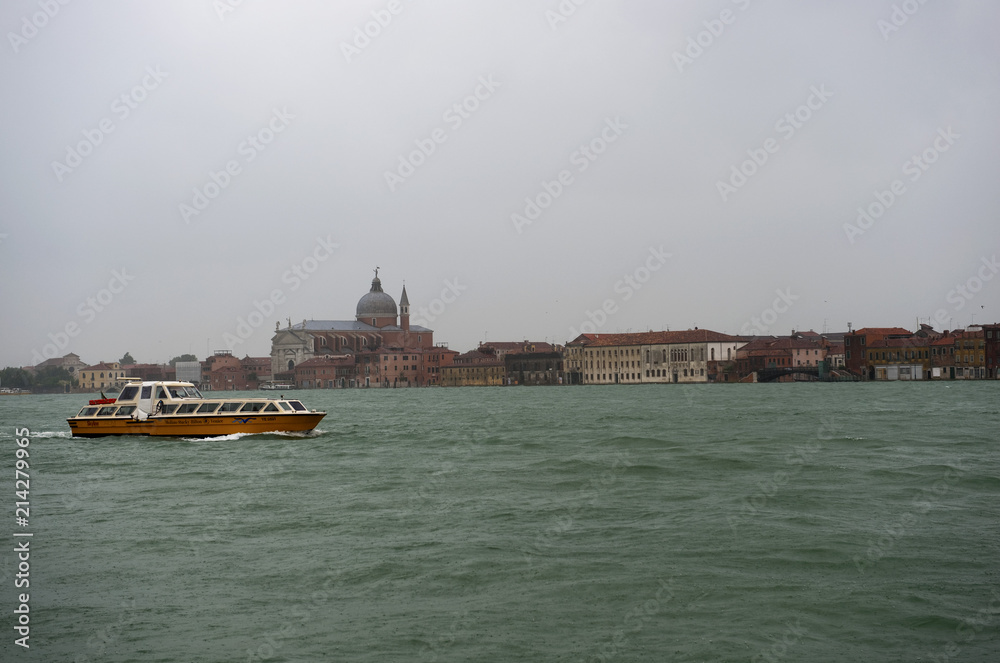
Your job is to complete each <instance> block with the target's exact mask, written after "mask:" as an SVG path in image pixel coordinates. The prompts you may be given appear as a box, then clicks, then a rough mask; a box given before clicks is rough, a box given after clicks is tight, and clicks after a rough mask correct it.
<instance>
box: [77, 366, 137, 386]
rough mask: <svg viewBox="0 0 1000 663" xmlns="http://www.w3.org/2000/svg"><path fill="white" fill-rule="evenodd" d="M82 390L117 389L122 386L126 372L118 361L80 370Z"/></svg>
mask: <svg viewBox="0 0 1000 663" xmlns="http://www.w3.org/2000/svg"><path fill="white" fill-rule="evenodd" d="M78 375H79V376H80V377H79V378H78V379H79V380H80V388H81V389H89V390H95V389H117V388H119V387H121V386H122V383H123V382H124V379H125V377H126V376H125V371H124V370H123V369H122V367H121V364H119V363H118V362H117V361H113V362H103V361H102V362H100V363H99V364H95V365H93V366H87V367H86V368H82V369H80V370H79V372H78Z"/></svg>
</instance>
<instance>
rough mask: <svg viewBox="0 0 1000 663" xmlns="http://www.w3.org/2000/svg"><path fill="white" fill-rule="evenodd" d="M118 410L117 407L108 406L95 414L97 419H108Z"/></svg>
mask: <svg viewBox="0 0 1000 663" xmlns="http://www.w3.org/2000/svg"><path fill="white" fill-rule="evenodd" d="M117 409H118V406H117V405H109V406H107V407H102V408H101V409H100V411H99V412H98V413H97V416H98V417H110V416H111V415H112V414H114V413H115V410H117Z"/></svg>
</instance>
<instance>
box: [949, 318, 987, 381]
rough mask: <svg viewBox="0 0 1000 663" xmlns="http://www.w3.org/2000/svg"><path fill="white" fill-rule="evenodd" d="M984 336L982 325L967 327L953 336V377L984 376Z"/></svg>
mask: <svg viewBox="0 0 1000 663" xmlns="http://www.w3.org/2000/svg"><path fill="white" fill-rule="evenodd" d="M986 377H987V375H986V337H985V334H984V332H983V328H982V327H969V328H968V329H966V330H965V331H964V332H962V334H961V336H956V337H955V379H956V380H981V379H984V378H986Z"/></svg>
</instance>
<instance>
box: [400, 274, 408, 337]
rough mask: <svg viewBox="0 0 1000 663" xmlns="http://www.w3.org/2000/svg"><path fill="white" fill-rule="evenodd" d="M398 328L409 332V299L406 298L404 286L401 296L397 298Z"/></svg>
mask: <svg viewBox="0 0 1000 663" xmlns="http://www.w3.org/2000/svg"><path fill="white" fill-rule="evenodd" d="M399 326H400V327H401V328H402V329H403V331H405V332H408V331H410V299H409V297H407V296H406V284H405V283H404V284H403V294H402V295H400V297H399Z"/></svg>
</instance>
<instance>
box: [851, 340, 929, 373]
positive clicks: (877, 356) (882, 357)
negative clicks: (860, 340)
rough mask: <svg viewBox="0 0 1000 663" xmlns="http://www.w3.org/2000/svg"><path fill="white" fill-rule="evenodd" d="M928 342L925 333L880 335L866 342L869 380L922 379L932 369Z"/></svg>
mask: <svg viewBox="0 0 1000 663" xmlns="http://www.w3.org/2000/svg"><path fill="white" fill-rule="evenodd" d="M931 343H933V340H932V339H930V338H928V337H927V336H916V335H913V336H910V337H908V338H880V339H876V340H873V341H871V342H869V343H868V344H867V345H866V350H865V353H866V355H867V356H866V363H867V366H868V378H869V379H872V380H889V381H894V380H925V379H931V378H932V377H933V372H932V371H931V368H932V362H931Z"/></svg>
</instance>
